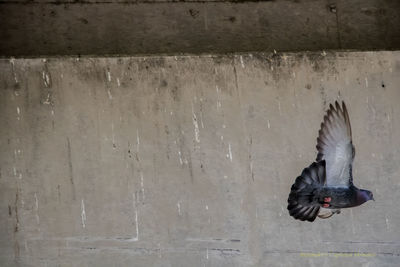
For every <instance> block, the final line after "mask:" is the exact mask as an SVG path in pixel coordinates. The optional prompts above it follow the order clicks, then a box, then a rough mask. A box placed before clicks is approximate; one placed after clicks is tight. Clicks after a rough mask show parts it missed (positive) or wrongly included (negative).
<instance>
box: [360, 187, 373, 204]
mask: <svg viewBox="0 0 400 267" xmlns="http://www.w3.org/2000/svg"><path fill="white" fill-rule="evenodd" d="M357 200H358V201H359V202H360V203H364V202H367V201H368V200H373V201H375V199H374V195H373V194H372V192H371V191H369V190H365V189H360V190H359V191H358V194H357Z"/></svg>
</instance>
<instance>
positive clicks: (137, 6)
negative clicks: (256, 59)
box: [0, 0, 400, 57]
mask: <svg viewBox="0 0 400 267" xmlns="http://www.w3.org/2000/svg"><path fill="white" fill-rule="evenodd" d="M378 2H379V1H374V0H365V1H357V3H356V4H355V3H353V2H352V3H348V1H344V0H338V1H337V3H336V4H335V5H329V4H327V3H326V2H321V1H305V2H301V3H296V2H293V1H259V2H257V1H240V2H239V1H229V2H227V1H223V2H222V1H204V2H198V1H193V2H190V1H184V2H165V1H153V2H129V1H125V2H109V1H107V2H101V1H96V2H91V1H86V2H74V3H69V2H40V1H38V2H29V3H27V2H19V1H12V2H6V1H3V2H0V3H1V5H0V24H1V25H2V27H1V28H0V38H1V39H2V40H3V41H2V42H0V56H3V57H4V56H6V57H8V56H14V57H35V56H63V55H67V56H69V55H152V54H180V53H184V54H203V53H217V54H221V53H223V54H224V53H236V52H248V51H255V52H258V51H274V50H277V51H293V52H296V51H320V50H364V51H365V50H396V49H400V16H399V14H400V3H398V2H397V1H390V0H389V1H385V3H380V2H379V3H378Z"/></svg>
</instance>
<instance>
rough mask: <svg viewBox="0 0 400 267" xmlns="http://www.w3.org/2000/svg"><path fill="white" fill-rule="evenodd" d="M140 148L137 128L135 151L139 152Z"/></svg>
mask: <svg viewBox="0 0 400 267" xmlns="http://www.w3.org/2000/svg"><path fill="white" fill-rule="evenodd" d="M139 149H140V138H139V129H136V152H137V153H139Z"/></svg>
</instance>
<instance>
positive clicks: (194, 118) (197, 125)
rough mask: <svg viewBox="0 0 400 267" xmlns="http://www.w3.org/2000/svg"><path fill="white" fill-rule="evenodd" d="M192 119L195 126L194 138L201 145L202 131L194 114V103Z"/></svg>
mask: <svg viewBox="0 0 400 267" xmlns="http://www.w3.org/2000/svg"><path fill="white" fill-rule="evenodd" d="M192 115H193V116H192V119H193V126H194V136H195V140H196V142H197V143H200V130H199V124H198V123H197V117H196V114H195V113H194V108H193V103H192Z"/></svg>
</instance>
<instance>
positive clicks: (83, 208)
mask: <svg viewBox="0 0 400 267" xmlns="http://www.w3.org/2000/svg"><path fill="white" fill-rule="evenodd" d="M399 85H400V52H366V53H361V52H357V53H356V52H354V53H345V52H339V53H328V54H327V53H325V52H322V53H299V54H268V55H267V54H243V55H235V56H202V57H196V56H192V57H133V58H64V59H63V58H58V59H55V58H50V59H47V60H45V59H12V60H8V59H7V60H6V59H3V60H0V125H1V128H0V148H1V149H0V197H1V201H0V225H2V227H1V228H0V265H1V266H379V267H382V266H398V264H399V262H400V255H399V251H400V214H399V208H398V203H397V200H398V199H399V198H400V178H399V177H400V166H399V161H400V151H399V147H400V139H399V136H400V121H399V118H400V105H399V100H400V89H399ZM336 99H340V100H345V101H346V103H347V106H348V109H349V113H350V118H351V122H352V127H353V137H354V143H355V146H356V158H355V166H354V176H355V178H354V181H355V184H356V185H357V186H360V187H362V188H368V189H370V190H372V191H373V193H374V195H375V198H376V202H368V203H366V204H365V205H363V206H361V207H357V208H354V209H351V210H343V211H342V214H340V215H336V216H334V217H332V218H331V219H329V220H317V221H316V222H314V223H306V222H300V221H295V220H294V219H293V218H291V217H290V216H289V215H288V212H287V210H286V205H287V196H288V193H289V189H290V186H291V184H292V183H293V181H294V179H295V177H296V176H297V175H299V173H300V172H301V170H302V169H303V167H305V166H307V165H308V164H310V163H311V162H312V160H313V159H314V158H315V156H316V150H315V145H316V137H317V131H318V129H319V125H320V122H321V120H322V117H323V115H324V110H325V109H326V108H327V106H328V104H329V103H330V102H333V101H334V100H336ZM357 252H360V253H364V254H360V255H354V254H352V253H357ZM304 253H314V254H304ZM318 253H326V254H318Z"/></svg>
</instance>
